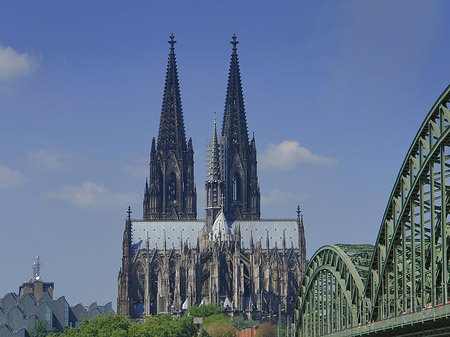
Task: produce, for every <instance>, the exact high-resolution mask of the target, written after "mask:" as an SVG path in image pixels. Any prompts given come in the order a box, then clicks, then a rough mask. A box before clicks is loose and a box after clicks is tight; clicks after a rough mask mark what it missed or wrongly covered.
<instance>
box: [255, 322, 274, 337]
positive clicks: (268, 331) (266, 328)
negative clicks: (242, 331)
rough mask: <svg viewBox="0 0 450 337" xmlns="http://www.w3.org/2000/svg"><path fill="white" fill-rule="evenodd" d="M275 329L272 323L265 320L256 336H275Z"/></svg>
mask: <svg viewBox="0 0 450 337" xmlns="http://www.w3.org/2000/svg"><path fill="white" fill-rule="evenodd" d="M275 336H276V334H275V329H274V328H273V325H272V323H270V322H264V323H263V324H261V325H260V326H259V327H258V330H256V335H255V337H275Z"/></svg>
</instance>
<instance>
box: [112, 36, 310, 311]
mask: <svg viewBox="0 0 450 337" xmlns="http://www.w3.org/2000/svg"><path fill="white" fill-rule="evenodd" d="M175 42H176V41H175V40H174V37H173V34H172V36H171V39H170V41H169V43H170V52H169V60H168V65H167V73H166V80H165V87H164V96H163V104H162V111H161V118H160V126H159V132H158V137H157V141H156V140H155V138H153V140H152V143H151V150H150V179H147V180H146V183H145V188H144V201H143V218H142V219H132V218H131V210H130V209H128V217H127V219H126V222H125V231H124V236H123V247H122V249H123V257H122V267H121V269H120V271H119V276H118V299H117V311H118V313H119V314H123V315H127V316H130V317H133V318H139V317H143V316H145V315H148V314H157V313H176V312H182V311H183V310H186V309H187V308H189V307H190V306H192V305H199V304H204V303H211V304H217V305H221V306H224V308H225V309H226V310H228V311H230V312H232V313H235V314H244V313H245V314H246V315H247V316H249V317H252V318H261V317H267V316H268V315H271V314H272V313H277V312H278V309H279V308H280V307H281V310H282V312H283V313H284V314H288V313H291V312H292V309H293V305H294V301H295V298H296V295H297V292H298V285H299V282H300V279H301V277H302V275H303V272H304V270H305V267H306V241H305V232H304V225H303V217H302V215H301V212H300V207H298V210H297V217H296V218H292V219H287V220H286V219H283V220H280V219H273V220H262V219H261V218H260V214H261V212H260V190H259V183H258V174H257V154H256V142H255V138H254V136H253V138H252V139H251V140H249V133H248V128H247V118H246V112H245V106H244V98H243V90H242V83H241V75H240V69H239V60H238V53H237V44H238V41H237V38H236V35H234V36H233V40H232V42H231V43H232V45H233V48H232V55H231V64H230V70H229V76H228V87H227V92H226V99H225V112H224V117H223V122H222V130H221V133H220V136H218V134H217V126H216V120H215V118H214V125H213V126H212V140H211V144H210V153H209V154H208V157H209V161H208V163H209V170H208V175H207V177H206V182H205V192H206V210H205V211H206V214H205V215H206V219H205V220H199V219H197V205H196V202H197V191H196V187H195V183H194V161H193V154H194V150H193V145H192V139H191V138H189V140H188V141H187V140H186V133H185V127H184V120H183V112H182V107H181V95H180V87H179V82H178V71H177V65H176V60H175V50H174V49H175V48H174V45H175Z"/></svg>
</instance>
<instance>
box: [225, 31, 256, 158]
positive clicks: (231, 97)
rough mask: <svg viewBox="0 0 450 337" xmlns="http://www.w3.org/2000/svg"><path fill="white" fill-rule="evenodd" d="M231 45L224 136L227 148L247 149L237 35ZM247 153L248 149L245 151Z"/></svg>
mask: <svg viewBox="0 0 450 337" xmlns="http://www.w3.org/2000/svg"><path fill="white" fill-rule="evenodd" d="M232 39H233V40H232V41H231V44H232V45H233V53H232V54H231V64H230V72H229V74H228V85H227V96H226V99H225V115H224V117H223V125H222V136H224V137H225V138H226V141H227V146H239V147H241V148H246V147H248V145H249V142H248V130H247V119H246V116H245V106H244V94H243V92H242V83H241V72H240V70H239V59H238V54H237V44H238V43H239V41H237V36H236V34H234V35H233V38H232ZM245 152H247V149H245Z"/></svg>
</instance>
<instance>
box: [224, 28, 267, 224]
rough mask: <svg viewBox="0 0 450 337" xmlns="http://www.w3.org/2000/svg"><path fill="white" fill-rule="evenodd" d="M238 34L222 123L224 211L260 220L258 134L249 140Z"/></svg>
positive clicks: (234, 217) (234, 218) (238, 217)
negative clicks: (257, 157) (238, 49)
mask: <svg viewBox="0 0 450 337" xmlns="http://www.w3.org/2000/svg"><path fill="white" fill-rule="evenodd" d="M238 43H239V42H238V41H237V37H236V34H234V35H233V40H232V41H231V44H232V45H233V52H232V55H231V64H230V72H229V75H228V86H227V95H226V99H225V113H224V116H223V124H222V143H223V148H224V155H223V158H222V162H223V165H222V167H223V169H222V172H221V173H222V180H223V181H224V184H225V191H224V192H225V193H224V213H225V217H226V218H227V219H230V220H236V219H239V220H258V219H259V218H260V216H261V211H260V192H259V185H258V174H257V165H256V164H257V163H256V144H255V137H253V139H252V141H251V143H249V138H248V129H247V118H246V116H245V106H244V95H243V93H242V83H241V73H240V70H239V60H238V54H237V44H238Z"/></svg>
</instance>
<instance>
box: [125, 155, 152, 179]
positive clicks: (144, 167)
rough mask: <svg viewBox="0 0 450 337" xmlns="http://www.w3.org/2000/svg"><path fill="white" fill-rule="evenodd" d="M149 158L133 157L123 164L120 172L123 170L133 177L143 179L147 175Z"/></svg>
mask: <svg viewBox="0 0 450 337" xmlns="http://www.w3.org/2000/svg"><path fill="white" fill-rule="evenodd" d="M148 165H149V159H148V158H147V157H141V158H137V159H133V160H132V161H130V162H129V163H128V164H126V165H123V166H122V167H121V168H120V171H121V172H125V173H127V174H129V175H131V176H133V177H136V178H140V179H144V178H145V177H148V175H149V172H150V171H149V168H148Z"/></svg>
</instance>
